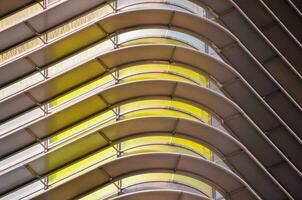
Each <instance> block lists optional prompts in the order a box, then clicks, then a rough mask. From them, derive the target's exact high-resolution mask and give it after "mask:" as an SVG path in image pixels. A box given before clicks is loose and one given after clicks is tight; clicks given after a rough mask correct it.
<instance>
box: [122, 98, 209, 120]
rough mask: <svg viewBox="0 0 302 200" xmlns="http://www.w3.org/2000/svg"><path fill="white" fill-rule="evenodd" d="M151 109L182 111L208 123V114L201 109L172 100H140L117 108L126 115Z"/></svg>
mask: <svg viewBox="0 0 302 200" xmlns="http://www.w3.org/2000/svg"><path fill="white" fill-rule="evenodd" d="M152 107H158V108H172V109H177V110H182V111H184V112H187V113H191V114H192V115H194V116H196V117H197V118H199V119H200V120H202V121H205V122H206V123H208V122H209V121H208V119H209V114H208V113H207V112H205V111H203V110H202V109H200V108H198V107H196V106H193V105H190V104H187V103H183V102H180V101H174V100H157V99H153V100H141V101H135V102H131V103H127V104H124V105H121V106H119V109H120V113H121V114H123V113H128V112H130V111H132V110H138V109H145V108H152Z"/></svg>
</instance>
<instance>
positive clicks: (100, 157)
mask: <svg viewBox="0 0 302 200" xmlns="http://www.w3.org/2000/svg"><path fill="white" fill-rule="evenodd" d="M114 155H116V151H115V149H114V148H112V147H108V148H106V149H103V150H102V151H99V152H97V153H95V154H93V155H91V156H88V157H86V158H84V159H82V160H80V161H78V162H75V163H73V164H71V165H68V166H66V167H64V168H63V169H60V170H58V171H56V172H54V173H52V174H51V175H49V176H47V180H48V184H50V185H51V184H53V183H54V182H56V181H58V180H61V179H63V178H66V177H68V176H70V175H72V174H75V173H77V172H80V171H81V173H84V171H83V170H84V169H86V168H88V167H91V166H92V165H94V164H96V163H97V164H98V165H100V164H102V163H107V162H109V161H110V159H109V158H112V159H113V157H114Z"/></svg>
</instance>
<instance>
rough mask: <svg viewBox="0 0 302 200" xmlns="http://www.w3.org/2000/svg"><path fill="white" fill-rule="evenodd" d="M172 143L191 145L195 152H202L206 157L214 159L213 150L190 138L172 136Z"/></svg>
mask: <svg viewBox="0 0 302 200" xmlns="http://www.w3.org/2000/svg"><path fill="white" fill-rule="evenodd" d="M171 143H173V144H174V143H175V144H179V145H182V146H185V147H190V148H191V149H193V150H194V151H195V152H198V153H199V154H202V155H203V156H204V157H205V158H206V159H208V160H212V157H213V152H212V151H211V150H210V149H209V148H207V147H205V146H203V145H201V144H199V143H197V142H194V141H191V140H188V139H184V138H180V137H172V138H171Z"/></svg>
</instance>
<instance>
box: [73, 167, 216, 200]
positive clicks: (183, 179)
mask: <svg viewBox="0 0 302 200" xmlns="http://www.w3.org/2000/svg"><path fill="white" fill-rule="evenodd" d="M117 182H118V183H120V188H119V189H118V188H117V187H116V186H115V185H114V184H112V183H111V184H107V185H105V186H101V187H100V188H97V189H96V190H92V191H90V192H88V193H87V194H86V195H85V194H84V195H83V196H82V195H80V196H79V197H76V198H77V199H80V200H92V199H98V198H111V199H112V198H114V196H118V195H123V194H131V193H136V192H138V191H145V190H147V191H148V190H149V189H152V191H154V192H155V191H162V190H177V191H184V192H190V193H192V194H196V195H197V196H199V197H204V198H207V199H210V198H209V197H212V196H214V195H213V194H217V195H220V196H222V195H221V194H220V193H219V192H218V191H216V190H215V189H214V188H212V187H210V186H208V185H207V184H205V183H204V182H202V181H200V180H198V179H196V178H195V177H194V178H192V177H189V176H185V175H181V174H177V173H169V172H149V173H148V172H146V173H142V174H137V175H133V176H130V177H126V178H121V179H120V180H118V181H117ZM108 190H109V191H108ZM119 191H120V192H119ZM104 193H105V194H104Z"/></svg>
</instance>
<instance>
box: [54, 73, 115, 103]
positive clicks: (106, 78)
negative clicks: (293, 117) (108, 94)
mask: <svg viewBox="0 0 302 200" xmlns="http://www.w3.org/2000/svg"><path fill="white" fill-rule="evenodd" d="M113 81H114V78H113V77H112V76H111V75H107V76H104V77H101V78H99V79H97V80H96V81H93V82H90V83H88V84H86V85H84V86H83V87H79V88H77V89H75V90H72V91H70V92H68V93H67V94H64V95H63V96H60V97H58V98H56V99H54V100H52V101H51V102H50V103H49V107H54V106H58V105H60V104H62V103H64V102H67V101H69V100H71V99H73V98H75V97H78V96H80V95H81V94H84V93H85V92H87V91H90V90H92V89H94V88H97V87H100V86H103V85H105V84H107V83H110V82H113Z"/></svg>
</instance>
